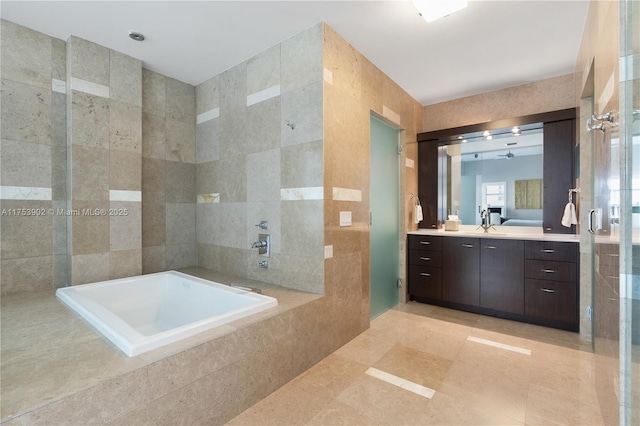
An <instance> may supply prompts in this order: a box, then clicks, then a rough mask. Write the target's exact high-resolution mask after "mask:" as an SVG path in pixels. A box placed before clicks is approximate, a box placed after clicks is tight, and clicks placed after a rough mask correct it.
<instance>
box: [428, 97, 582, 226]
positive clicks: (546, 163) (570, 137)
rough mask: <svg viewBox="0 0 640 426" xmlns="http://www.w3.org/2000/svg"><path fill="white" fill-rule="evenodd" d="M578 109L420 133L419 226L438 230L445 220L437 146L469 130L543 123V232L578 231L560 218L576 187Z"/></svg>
mask: <svg viewBox="0 0 640 426" xmlns="http://www.w3.org/2000/svg"><path fill="white" fill-rule="evenodd" d="M576 112H577V110H576V108H568V109H563V110H557V111H550V112H544V113H538V114H531V115H525V116H521V117H514V118H506V119H501V120H495V121H489V122H485V123H478V124H471V125H467V126H461V127H454V128H449V129H442V130H434V131H431V132H424V133H419V134H418V135H417V140H418V196H419V197H420V200H421V204H422V208H423V212H424V214H423V217H424V218H423V220H422V222H420V224H419V225H418V227H419V228H426V229H438V228H439V225H441V224H442V223H444V220H445V219H446V217H445V214H444V213H443V212H444V209H442V208H440V207H441V206H442V205H443V204H444V203H445V202H446V199H445V198H444V197H446V194H443V193H442V192H443V191H439V182H440V173H441V172H442V170H439V167H438V164H439V159H438V147H441V146H445V145H453V144H459V143H461V140H460V139H459V136H462V135H466V134H469V133H477V132H483V131H485V130H489V131H495V130H498V129H504V128H512V127H514V126H525V125H529V124H533V123H543V152H544V154H543V189H542V192H543V199H544V203H543V213H542V231H543V232H545V233H556V234H575V233H576V226H575V225H572V226H571V227H570V228H566V227H564V226H562V224H561V223H560V220H561V219H562V213H563V211H564V206H565V205H566V203H567V193H568V190H569V189H571V188H575V187H576V185H575V182H576V177H575V176H576V173H575V159H574V152H575V146H576V133H577V132H576Z"/></svg>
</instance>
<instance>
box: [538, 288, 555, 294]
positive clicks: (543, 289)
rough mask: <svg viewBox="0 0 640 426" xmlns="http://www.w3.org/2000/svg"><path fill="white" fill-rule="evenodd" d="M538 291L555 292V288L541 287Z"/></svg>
mask: <svg viewBox="0 0 640 426" xmlns="http://www.w3.org/2000/svg"><path fill="white" fill-rule="evenodd" d="M540 291H544V292H545V293H556V291H555V290H551V289H550V288H541V289H540Z"/></svg>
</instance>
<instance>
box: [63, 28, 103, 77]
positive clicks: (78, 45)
mask: <svg viewBox="0 0 640 426" xmlns="http://www.w3.org/2000/svg"><path fill="white" fill-rule="evenodd" d="M67 55H68V56H69V58H68V61H69V69H68V70H67V72H70V73H71V77H76V78H80V79H82V80H86V81H90V82H92V83H98V84H102V85H103V86H109V49H107V48H106V47H103V46H100V45H98V44H95V43H92V42H90V41H87V40H83V39H81V38H79V37H76V36H73V35H72V36H71V37H69V39H68V40H67Z"/></svg>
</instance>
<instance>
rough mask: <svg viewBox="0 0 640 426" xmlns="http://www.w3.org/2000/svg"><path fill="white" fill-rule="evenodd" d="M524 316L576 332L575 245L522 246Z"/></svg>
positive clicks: (539, 243) (540, 243)
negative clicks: (524, 258) (556, 323)
mask: <svg viewBox="0 0 640 426" xmlns="http://www.w3.org/2000/svg"><path fill="white" fill-rule="evenodd" d="M525 247H526V248H525V256H526V260H525V281H524V286H525V314H526V315H527V316H529V317H534V318H538V319H540V320H542V321H550V322H558V323H561V324H563V325H565V328H569V329H575V330H577V328H578V274H579V270H578V244H577V243H562V242H549V241H526V242H525Z"/></svg>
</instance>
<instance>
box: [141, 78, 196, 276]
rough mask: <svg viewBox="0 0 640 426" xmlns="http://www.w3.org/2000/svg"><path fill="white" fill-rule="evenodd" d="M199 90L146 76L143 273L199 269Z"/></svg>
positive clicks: (143, 155) (143, 149)
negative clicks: (196, 100) (197, 141)
mask: <svg viewBox="0 0 640 426" xmlns="http://www.w3.org/2000/svg"><path fill="white" fill-rule="evenodd" d="M195 111H196V102H195V88H194V87H193V86H191V85H189V84H186V83H183V82H180V81H178V80H175V79H173V78H170V77H165V76H164V75H162V74H158V73H156V72H153V71H149V70H147V69H143V70H142V273H144V274H148V273H152V272H160V271H165V270H171V269H178V268H185V267H188V266H195V265H196V264H197V254H196V203H195V201H196V195H195V187H196V164H195V160H196V127H195V121H196V114H195Z"/></svg>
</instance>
